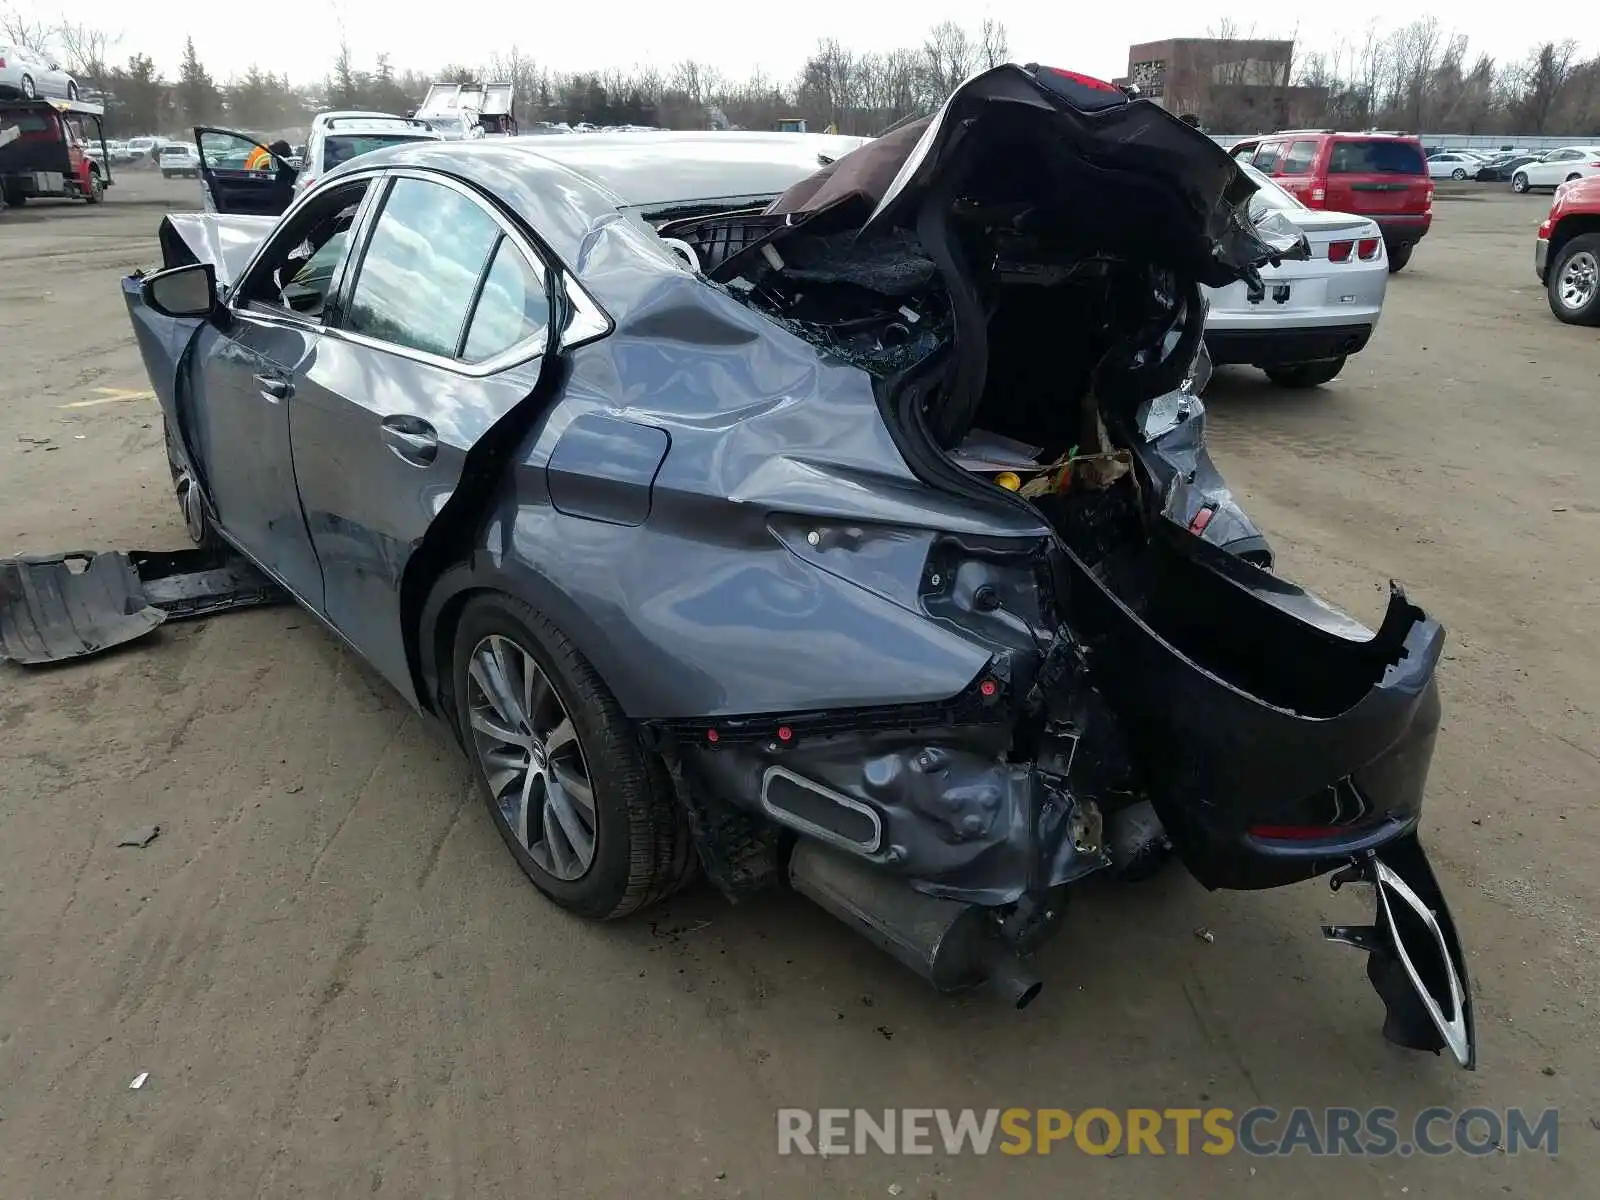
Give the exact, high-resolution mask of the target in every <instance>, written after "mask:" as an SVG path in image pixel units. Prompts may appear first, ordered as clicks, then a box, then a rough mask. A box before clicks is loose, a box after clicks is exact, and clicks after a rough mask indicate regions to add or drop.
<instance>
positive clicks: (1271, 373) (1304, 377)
mask: <svg viewBox="0 0 1600 1200" xmlns="http://www.w3.org/2000/svg"><path fill="white" fill-rule="evenodd" d="M1344 362H1345V356H1344V355H1342V354H1341V355H1340V356H1339V357H1338V358H1321V359H1318V360H1317V361H1316V362H1308V363H1295V364H1293V365H1292V366H1287V367H1263V368H1262V369H1263V370H1264V371H1266V373H1267V378H1268V379H1270V380H1272V382H1273V383H1275V384H1277V385H1278V386H1279V387H1283V388H1313V387H1320V386H1321V385H1322V384H1324V383H1327V382H1328V381H1329V380H1331V379H1333V378H1334V377H1335V376H1336V375H1338V374H1339V372H1340V371H1342V370H1344Z"/></svg>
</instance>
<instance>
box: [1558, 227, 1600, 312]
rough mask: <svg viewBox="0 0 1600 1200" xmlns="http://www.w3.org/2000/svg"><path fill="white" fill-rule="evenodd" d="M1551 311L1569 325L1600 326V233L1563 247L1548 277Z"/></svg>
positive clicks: (1591, 234) (1588, 235)
mask: <svg viewBox="0 0 1600 1200" xmlns="http://www.w3.org/2000/svg"><path fill="white" fill-rule="evenodd" d="M1544 291H1545V296H1546V298H1548V299H1549V301H1550V311H1551V312H1553V313H1554V314H1555V315H1556V317H1557V319H1558V320H1561V321H1565V322H1566V323H1567V324H1568V325H1600V233H1586V234H1583V235H1582V236H1581V237H1575V238H1573V239H1572V240H1571V241H1570V242H1567V243H1566V244H1565V245H1563V246H1562V247H1561V250H1560V252H1559V253H1558V254H1557V255H1556V257H1555V261H1554V262H1552V263H1551V264H1550V269H1549V270H1548V271H1547V272H1546V273H1545V285H1544Z"/></svg>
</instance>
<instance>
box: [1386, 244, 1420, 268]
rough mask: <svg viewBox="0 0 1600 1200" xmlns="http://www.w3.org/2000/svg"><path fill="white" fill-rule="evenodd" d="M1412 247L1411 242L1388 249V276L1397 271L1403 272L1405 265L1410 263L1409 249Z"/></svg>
mask: <svg viewBox="0 0 1600 1200" xmlns="http://www.w3.org/2000/svg"><path fill="white" fill-rule="evenodd" d="M1413 245H1414V243H1412V242H1402V243H1401V244H1400V245H1397V246H1391V247H1390V248H1389V274H1391V275H1393V274H1395V272H1397V271H1403V270H1405V266H1406V264H1407V263H1408V262H1410V261H1411V248H1412V246H1413Z"/></svg>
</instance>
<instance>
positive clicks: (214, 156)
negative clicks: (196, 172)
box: [194, 125, 295, 217]
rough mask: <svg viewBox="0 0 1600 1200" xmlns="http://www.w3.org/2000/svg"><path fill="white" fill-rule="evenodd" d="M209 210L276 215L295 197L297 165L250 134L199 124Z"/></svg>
mask: <svg viewBox="0 0 1600 1200" xmlns="http://www.w3.org/2000/svg"><path fill="white" fill-rule="evenodd" d="M194 144H195V145H196V146H198V147H199V148H200V188H201V192H202V193H203V196H204V200H205V208H206V211H207V212H218V213H237V214H244V215H248V216H262V217H276V216H278V215H279V214H281V213H282V212H283V211H284V210H285V209H287V208H288V207H289V202H290V201H291V200H293V199H294V180H295V171H294V168H293V167H291V166H289V164H288V163H286V162H284V161H282V160H281V159H279V158H278V157H277V155H275V154H273V153H272V151H271V150H268V149H267V148H266V147H265V146H263V145H262V144H261V143H260V142H258V141H256V139H255V138H254V137H252V136H251V135H250V134H248V133H239V132H238V131H237V130H233V129H215V128H212V127H210V126H206V125H196V126H195V129H194Z"/></svg>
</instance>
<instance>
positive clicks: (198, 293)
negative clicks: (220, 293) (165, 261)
mask: <svg viewBox="0 0 1600 1200" xmlns="http://www.w3.org/2000/svg"><path fill="white" fill-rule="evenodd" d="M140 290H141V292H142V293H143V299H144V302H145V304H146V305H148V306H149V307H150V308H151V309H152V310H154V311H155V312H158V313H160V314H161V315H162V316H164V317H209V316H210V315H211V314H212V312H213V311H214V310H215V309H216V307H217V269H216V268H215V267H214V266H212V265H211V264H210V263H186V264H185V265H183V266H181V267H169V268H167V269H166V270H165V271H157V272H155V273H154V274H152V275H147V276H145V280H144V283H143V285H142V287H141V289H140Z"/></svg>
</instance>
